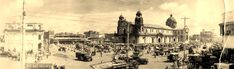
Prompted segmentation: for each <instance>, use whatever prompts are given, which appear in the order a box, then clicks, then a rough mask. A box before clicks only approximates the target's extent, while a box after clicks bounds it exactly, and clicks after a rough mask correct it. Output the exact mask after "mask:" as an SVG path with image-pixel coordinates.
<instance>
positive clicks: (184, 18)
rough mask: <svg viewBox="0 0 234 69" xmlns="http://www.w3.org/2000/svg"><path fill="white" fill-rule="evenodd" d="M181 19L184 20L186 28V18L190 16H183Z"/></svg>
mask: <svg viewBox="0 0 234 69" xmlns="http://www.w3.org/2000/svg"><path fill="white" fill-rule="evenodd" d="M181 19H183V20H184V28H185V26H186V20H187V19H189V18H188V17H183V18H181Z"/></svg>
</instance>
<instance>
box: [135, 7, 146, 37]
mask: <svg viewBox="0 0 234 69" xmlns="http://www.w3.org/2000/svg"><path fill="white" fill-rule="evenodd" d="M135 26H136V31H137V33H139V32H141V30H142V26H144V24H143V18H142V13H141V11H139V10H138V11H137V13H136V18H135Z"/></svg>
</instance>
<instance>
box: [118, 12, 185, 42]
mask: <svg viewBox="0 0 234 69" xmlns="http://www.w3.org/2000/svg"><path fill="white" fill-rule="evenodd" d="M170 18H173V17H172V15H171V17H169V21H170ZM171 20H175V19H171ZM128 35H129V36H128ZM116 36H117V40H118V43H127V42H128V38H129V43H153V44H159V43H173V42H184V41H186V40H188V27H187V26H185V28H183V29H172V28H170V27H167V26H160V25H152V24H147V23H144V20H143V17H142V13H141V11H137V13H136V17H135V22H134V24H133V23H132V22H129V21H127V20H126V19H125V18H124V16H123V15H120V16H119V20H118V27H117V33H116Z"/></svg>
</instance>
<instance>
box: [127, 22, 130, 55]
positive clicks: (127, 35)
mask: <svg viewBox="0 0 234 69" xmlns="http://www.w3.org/2000/svg"><path fill="white" fill-rule="evenodd" d="M127 24H128V27H127V56H128V49H129V32H130V31H129V25H130V23H127Z"/></svg>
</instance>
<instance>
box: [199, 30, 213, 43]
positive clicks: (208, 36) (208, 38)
mask: <svg viewBox="0 0 234 69" xmlns="http://www.w3.org/2000/svg"><path fill="white" fill-rule="evenodd" d="M200 41H201V42H203V43H209V42H212V41H213V32H212V31H205V29H203V30H202V32H200Z"/></svg>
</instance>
